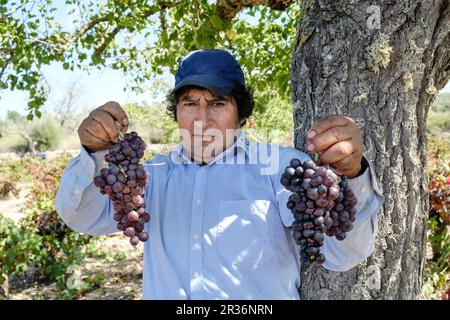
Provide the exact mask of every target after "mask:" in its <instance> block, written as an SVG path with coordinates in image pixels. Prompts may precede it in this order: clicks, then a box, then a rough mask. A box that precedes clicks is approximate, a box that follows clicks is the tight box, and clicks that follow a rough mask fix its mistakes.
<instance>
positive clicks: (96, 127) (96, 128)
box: [84, 116, 110, 142]
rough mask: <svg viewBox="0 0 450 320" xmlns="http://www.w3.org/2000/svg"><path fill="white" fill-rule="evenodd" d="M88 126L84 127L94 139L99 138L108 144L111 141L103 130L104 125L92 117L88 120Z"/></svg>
mask: <svg viewBox="0 0 450 320" xmlns="http://www.w3.org/2000/svg"><path fill="white" fill-rule="evenodd" d="M88 121H89V123H88V125H86V126H84V128H85V129H86V130H87V131H88V132H89V133H91V134H92V135H93V136H94V137H97V138H99V139H101V140H103V141H104V142H107V141H109V140H110V138H109V135H108V133H107V132H106V131H105V129H104V128H103V126H102V124H101V123H99V122H98V121H95V120H94V119H93V118H92V116H89V118H88Z"/></svg>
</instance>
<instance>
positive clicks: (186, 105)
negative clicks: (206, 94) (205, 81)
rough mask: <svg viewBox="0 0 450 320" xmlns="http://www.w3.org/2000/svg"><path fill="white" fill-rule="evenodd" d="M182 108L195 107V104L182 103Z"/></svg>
mask: <svg viewBox="0 0 450 320" xmlns="http://www.w3.org/2000/svg"><path fill="white" fill-rule="evenodd" d="M183 106H184V107H195V106H196V104H195V102H184V103H183Z"/></svg>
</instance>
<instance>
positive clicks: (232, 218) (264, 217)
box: [216, 200, 275, 265]
mask: <svg viewBox="0 0 450 320" xmlns="http://www.w3.org/2000/svg"><path fill="white" fill-rule="evenodd" d="M269 213H270V201H269V200H228V201H221V202H220V205H219V223H218V224H217V230H216V246H217V250H218V254H219V256H220V257H222V258H223V261H224V262H228V263H232V264H235V263H238V262H247V263H252V264H255V265H259V264H261V263H264V262H266V261H268V260H270V259H271V258H272V257H273V256H274V255H275V250H274V245H273V242H274V237H275V235H274V230H273V228H271V227H270V226H269V222H270V219H269V218H268V215H269Z"/></svg>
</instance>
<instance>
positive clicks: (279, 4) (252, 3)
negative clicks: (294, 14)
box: [217, 0, 294, 20]
mask: <svg viewBox="0 0 450 320" xmlns="http://www.w3.org/2000/svg"><path fill="white" fill-rule="evenodd" d="M293 2H294V0H243V1H237V0H217V13H218V15H219V16H220V17H221V18H222V19H225V20H232V19H233V18H234V17H235V16H236V15H237V14H238V13H239V12H240V11H242V10H243V9H244V8H252V7H256V6H260V5H263V6H266V7H269V8H271V9H273V10H278V11H284V10H286V8H287V7H289V6H290V5H291V4H292V3H293Z"/></svg>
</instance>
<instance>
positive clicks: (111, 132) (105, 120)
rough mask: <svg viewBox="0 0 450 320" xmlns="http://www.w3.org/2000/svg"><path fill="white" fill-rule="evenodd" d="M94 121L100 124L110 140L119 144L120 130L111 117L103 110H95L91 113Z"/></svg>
mask: <svg viewBox="0 0 450 320" xmlns="http://www.w3.org/2000/svg"><path fill="white" fill-rule="evenodd" d="M91 117H92V119H93V120H95V121H97V122H98V123H100V125H101V126H102V127H103V129H104V130H105V131H106V133H107V134H108V137H109V140H111V141H113V142H117V141H118V139H119V129H118V128H117V125H116V122H115V121H114V119H113V118H112V117H111V115H110V114H109V113H107V112H105V111H103V110H95V111H93V112H92V113H91Z"/></svg>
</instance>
